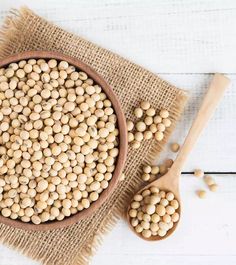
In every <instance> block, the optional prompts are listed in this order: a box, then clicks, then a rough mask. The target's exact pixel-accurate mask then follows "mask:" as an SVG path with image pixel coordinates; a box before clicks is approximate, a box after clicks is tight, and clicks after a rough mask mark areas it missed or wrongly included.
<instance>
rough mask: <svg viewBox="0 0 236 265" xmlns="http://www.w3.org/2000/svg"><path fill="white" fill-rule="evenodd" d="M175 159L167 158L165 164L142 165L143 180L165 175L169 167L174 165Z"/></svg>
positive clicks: (152, 179) (151, 179) (150, 180)
mask: <svg viewBox="0 0 236 265" xmlns="http://www.w3.org/2000/svg"><path fill="white" fill-rule="evenodd" d="M172 164H173V160H172V159H166V160H165V161H164V162H163V164H161V165H158V166H153V165H145V166H143V167H142V175H141V178H142V180H143V181H149V182H152V181H154V180H155V179H156V178H157V177H158V176H163V175H164V174H166V173H167V171H168V170H169V168H170V167H171V166H172Z"/></svg>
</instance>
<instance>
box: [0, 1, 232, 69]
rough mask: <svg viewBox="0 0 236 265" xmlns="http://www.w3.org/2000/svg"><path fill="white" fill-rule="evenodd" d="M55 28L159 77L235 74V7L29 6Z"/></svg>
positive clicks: (164, 4) (189, 4)
mask: <svg viewBox="0 0 236 265" xmlns="http://www.w3.org/2000/svg"><path fill="white" fill-rule="evenodd" d="M21 5H28V6H29V7H31V8H32V9H34V10H35V11H36V12H37V13H39V14H40V15H43V16H45V17H46V18H48V19H49V20H51V21H54V22H55V23H57V24H58V25H59V26H62V27H64V28H65V29H67V30H69V31H72V32H74V33H76V34H80V35H82V36H84V37H86V38H88V39H90V40H92V41H94V42H96V43H98V44H100V45H102V46H104V47H107V48H109V49H111V50H114V51H116V52H118V53H120V54H121V55H123V56H125V57H127V58H129V59H131V60H132V61H135V62H137V63H139V64H141V65H143V66H145V67H147V68H149V69H151V70H152V71H155V72H159V73H207V72H210V73H212V72H216V71H218V72H228V73H230V72H233V73H234V72H235V61H236V49H235V46H236V27H233V26H232V25H235V23H236V2H235V1H232V0H231V1H229V0H228V1H224V2H222V1H220V0H217V1H215V0H210V1H197V2H196V1H184V0H178V1H174V0H168V1H164V2H162V1H153V0H148V1H142V0H133V1H131V0H129V1H124V0H122V1H121V0H119V1H115V0H112V1H110V0H102V1H95V0H92V1H89V2H87V1H84V0H79V1H75V0H72V1H56V0H53V1H47V0H41V1H29V0H19V1H17V2H16V1H15V0H2V1H1V7H0V8H1V11H0V12H1V13H0V19H1V20H2V19H3V17H4V16H5V15H6V12H7V10H8V9H9V8H10V7H19V6H21Z"/></svg>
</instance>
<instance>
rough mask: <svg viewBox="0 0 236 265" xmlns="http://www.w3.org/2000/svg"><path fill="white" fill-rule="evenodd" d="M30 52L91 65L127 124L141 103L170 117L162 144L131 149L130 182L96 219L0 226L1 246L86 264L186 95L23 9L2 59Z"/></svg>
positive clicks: (3, 43)
mask: <svg viewBox="0 0 236 265" xmlns="http://www.w3.org/2000/svg"><path fill="white" fill-rule="evenodd" d="M78 26H79V25H78ZM28 50H50V51H58V52H63V53H65V54H67V55H70V56H73V57H76V58H78V59H80V60H82V61H83V62H85V63H87V64H88V65H90V66H91V67H92V68H94V69H95V70H96V71H97V72H98V73H99V74H100V75H101V76H102V77H103V78H104V79H105V80H106V81H107V82H108V83H109V84H110V85H111V86H112V87H113V89H114V92H115V93H116V94H117V95H118V97H119V99H120V102H121V104H122V107H123V110H124V112H125V115H126V117H127V119H129V120H132V119H133V109H134V108H135V107H136V106H137V105H138V104H139V103H140V102H141V101H142V100H148V101H149V102H150V103H151V104H152V106H153V107H154V108H155V109H166V110H168V111H169V113H170V119H171V123H172V125H171V127H169V128H168V129H167V130H166V132H165V137H164V139H163V140H162V141H161V142H160V143H157V142H155V140H149V141H146V142H145V143H142V146H141V147H140V148H139V149H138V150H132V149H129V152H128V159H127V161H126V166H125V170H124V173H125V175H126V176H127V177H126V178H125V180H124V181H122V182H120V184H119V186H118V187H117V189H116V191H115V192H114V193H113V194H112V196H111V197H110V199H109V200H108V201H107V202H106V203H105V204H104V205H103V206H102V207H101V208H100V209H99V210H97V211H96V212H95V213H94V214H93V216H91V217H89V218H87V219H85V220H82V221H79V222H78V223H77V224H75V225H72V226H70V227H67V228H63V229H58V230H54V231H46V232H38V231H37V232H34V231H23V230H20V229H15V228H11V227H8V226H6V225H3V224H1V225H0V240H1V241H2V242H3V243H4V244H6V245H8V246H10V247H13V248H15V249H18V250H19V251H21V252H23V253H24V254H26V255H27V256H29V257H31V258H33V259H35V260H38V261H40V262H42V263H43V264H48V265H49V264H50V265H52V264H56V265H72V264H73V265H74V264H78V265H83V264H88V262H89V258H90V257H91V255H92V254H93V250H95V249H96V246H98V245H99V243H101V239H102V236H103V235H104V234H105V233H106V232H108V231H109V230H110V229H112V227H113V225H114V224H115V223H116V221H117V220H118V219H119V218H120V217H121V216H122V214H123V212H124V210H125V208H126V206H127V205H128V204H129V201H130V199H131V197H132V194H133V193H134V192H135V191H136V190H137V189H139V188H140V186H141V185H142V183H141V178H140V175H141V171H142V170H141V169H142V165H143V164H144V163H147V164H150V163H151V162H152V160H153V159H154V157H156V155H158V154H159V153H160V151H161V150H162V148H163V146H164V145H165V143H166V142H167V139H168V138H169V135H170V133H171V132H172V131H173V129H174V127H175V124H176V121H177V120H178V119H179V117H180V115H181V113H182V111H183V108H184V105H185V102H186V93H185V92H184V91H183V90H180V89H178V88H176V87H174V86H172V85H170V84H169V83H167V82H166V81H164V80H162V79H160V78H159V77H158V76H156V75H154V74H153V73H151V72H149V71H147V70H145V69H143V68H142V67H140V66H138V65H136V64H134V63H131V62H129V61H128V60H126V59H124V58H122V57H120V56H119V55H116V54H114V53H112V52H110V51H108V50H106V49H103V48H101V47H99V46H97V45H95V44H93V43H91V42H89V41H87V40H85V39H83V38H80V37H78V36H75V35H73V34H71V33H68V32H66V31H64V30H63V29H61V28H59V27H57V26H55V25H53V24H51V23H49V22H47V21H46V20H44V19H43V18H41V17H39V16H37V15H35V14H34V13H33V12H32V11H31V10H29V9H26V8H23V9H21V10H20V11H12V12H11V14H10V16H9V17H8V18H7V19H6V22H5V25H4V26H3V29H2V31H1V35H0V58H3V57H5V56H8V55H10V54H14V53H18V52H22V51H28ZM156 60H158V58H156Z"/></svg>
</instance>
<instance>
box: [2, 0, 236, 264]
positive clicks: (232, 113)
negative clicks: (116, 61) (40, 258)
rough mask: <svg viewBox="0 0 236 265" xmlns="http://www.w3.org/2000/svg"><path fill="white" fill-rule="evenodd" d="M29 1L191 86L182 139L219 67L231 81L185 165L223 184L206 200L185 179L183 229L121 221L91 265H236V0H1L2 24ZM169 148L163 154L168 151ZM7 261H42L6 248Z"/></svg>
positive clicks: (69, 27) (53, 17)
mask: <svg viewBox="0 0 236 265" xmlns="http://www.w3.org/2000/svg"><path fill="white" fill-rule="evenodd" d="M22 5H27V6H29V7H31V8H32V9H33V10H35V11H36V12H37V13H38V14H40V15H42V16H44V17H46V18H47V19H49V20H51V21H53V22H55V23H56V24H57V25H59V26H61V27H63V28H65V29H67V30H69V31H71V32H74V33H76V34H79V35H81V36H83V37H85V38H88V39H90V40H92V41H94V42H96V43H98V44H100V45H102V46H103V47H106V48H109V49H111V50H113V51H115V52H117V53H119V54H121V55H123V56H125V57H126V58H129V59H130V60H132V61H134V62H136V63H139V64H140V65H143V66H144V67H146V68H148V69H150V70H151V71H153V72H155V73H159V75H161V76H162V77H163V78H164V79H166V80H168V81H170V82H172V83H173V84H175V85H177V86H180V87H182V88H185V89H187V90H189V91H190V92H191V98H190V101H189V104H188V106H187V108H186V111H185V114H184V116H183V118H182V121H181V123H180V124H179V126H178V128H177V130H176V132H175V133H174V135H173V138H172V139H173V140H177V141H178V142H181V141H182V140H183V138H184V135H185V134H186V132H187V129H188V128H189V125H190V123H191V121H192V119H193V117H194V114H195V113H196V111H197V108H198V106H199V103H200V101H201V99H202V96H203V93H204V92H205V89H206V87H207V84H208V83H209V80H210V79H211V76H212V74H211V73H214V72H223V73H226V74H227V75H228V77H229V78H231V79H232V86H231V88H230V89H229V90H228V92H227V93H226V95H225V97H224V99H223V101H222V104H221V105H220V107H219V108H218V109H217V111H216V113H215V115H214V118H213V119H212V120H211V122H210V124H209V126H208V128H207V129H206V130H205V131H204V133H203V135H202V137H201V139H200V141H199V142H198V144H197V146H196V148H195V149H194V151H193V153H192V155H191V157H190V159H189V160H188V162H187V164H186V166H185V172H192V171H193V169H194V168H196V167H200V168H202V169H204V170H205V171H206V172H211V174H212V175H213V176H214V177H215V179H216V181H217V183H218V184H219V186H220V190H219V192H217V193H216V194H213V193H210V192H209V193H208V198H207V199H206V200H199V199H198V198H197V197H196V195H195V194H194V191H195V190H196V189H197V188H200V187H202V188H204V187H205V186H204V184H203V183H202V182H201V181H199V180H197V179H196V178H194V177H192V175H190V174H189V175H187V174H186V175H184V176H183V177H182V183H181V186H182V187H181V190H182V198H183V202H184V214H183V219H182V222H181V225H180V227H179V229H178V230H177V232H176V233H175V234H174V235H173V236H172V237H171V238H169V239H167V240H166V241H163V242H158V243H146V242H144V241H142V240H140V239H138V238H136V237H135V236H134V235H133V233H130V231H129V230H128V228H127V225H126V224H125V223H124V222H123V221H120V222H119V223H118V225H117V226H116V227H115V229H114V230H113V231H112V232H111V233H110V234H109V235H108V236H106V238H105V240H104V244H103V245H102V246H101V247H100V249H99V251H98V253H97V255H96V256H95V257H94V259H93V261H92V264H94V265H95V264H103V265H108V264H111V263H112V264H113V265H117V264H124V265H126V264H127V265H133V264H135V265H142V264H145V265H153V264H158V265H162V264H168V265H179V264H181V265H185V264H186V265H195V264H201V265H213V264H214V265H221V264H226V265H235V264H236V225H235V224H236V210H235V209H236V208H235V202H236V173H235V172H236V140H235V136H236V110H235V103H236V2H235V1H233V0H224V1H223V0H222V1H220V0H208V1H188V0H176V1H175V0H168V1H155V0H146V1H143V0H133V1H132V0H100V1H96V0H79V1H78V0H70V1H69V0H51V1H48V0H41V1H32V0H31V1H30V0H18V1H16V0H1V1H0V23H1V22H2V21H3V18H4V17H5V15H6V14H7V12H8V10H9V8H11V7H14V8H17V7H19V6H22ZM169 155H170V154H169V151H166V152H165V153H163V154H162V157H167V156H169ZM0 264H1V265H30V264H31V265H33V264H38V263H36V262H34V261H32V260H30V259H28V258H26V257H24V256H22V255H21V254H19V253H17V252H15V251H13V250H9V249H8V248H6V247H5V246H0Z"/></svg>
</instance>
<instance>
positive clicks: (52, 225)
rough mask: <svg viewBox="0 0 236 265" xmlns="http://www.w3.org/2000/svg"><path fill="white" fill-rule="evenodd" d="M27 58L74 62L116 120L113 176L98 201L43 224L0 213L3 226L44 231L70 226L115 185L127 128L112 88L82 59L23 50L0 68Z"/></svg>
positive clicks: (124, 152)
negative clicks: (95, 86) (109, 105)
mask: <svg viewBox="0 0 236 265" xmlns="http://www.w3.org/2000/svg"><path fill="white" fill-rule="evenodd" d="M30 58H35V59H39V58H42V59H51V58H53V59H57V60H61V61H62V60H64V61H67V62H68V63H70V64H71V65H74V66H75V67H76V68H78V69H80V70H82V71H84V72H85V73H87V74H88V76H89V77H91V78H92V79H93V80H94V81H95V82H96V83H97V84H98V85H100V86H101V87H102V89H103V91H104V92H105V93H106V95H107V97H108V98H109V99H110V101H111V102H112V105H113V108H114V110H115V113H116V115H117V119H118V129H119V155H118V158H117V161H116V168H115V170H114V172H113V177H112V179H111V180H110V181H109V186H108V188H107V189H105V190H104V191H103V192H102V193H101V194H100V196H99V198H98V200H97V201H95V202H93V203H92V204H91V206H90V207H89V208H88V209H84V210H82V211H81V212H78V213H76V214H74V215H71V216H70V217H66V218H65V219H64V220H62V221H49V222H46V223H42V224H39V225H35V224H33V223H24V222H22V221H20V220H12V219H10V218H6V217H3V216H2V215H1V214H0V222H1V223H4V224H6V225H9V226H12V227H16V228H21V229H25V230H36V231H39V230H40V231H45V230H52V229H57V228H62V227H66V226H70V225H72V224H75V223H77V222H78V221H79V220H81V219H84V218H86V217H88V216H90V215H92V214H93V213H94V212H95V211H96V210H97V209H98V208H99V207H100V206H101V205H102V204H103V203H104V202H105V201H106V200H107V199H108V197H109V196H110V195H111V194H112V193H113V192H114V190H115V187H116V186H117V183H118V181H119V176H120V175H121V173H122V170H123V168H124V164H125V160H126V155H127V148H128V142H127V129H126V120H125V116H124V113H123V111H122V108H121V105H120V103H119V100H118V98H117V96H116V95H115V93H114V92H113V90H112V88H111V87H110V86H109V85H108V84H107V82H106V81H105V80H104V79H103V78H102V77H101V76H100V75H99V74H98V73H96V72H95V71H94V70H93V69H92V68H91V67H90V66H88V65H87V64H85V63H83V62H82V61H80V60H78V59H76V58H73V57H70V56H67V55H64V54H62V53H58V52H51V51H27V52H23V53H20V54H15V55H12V56H9V57H7V58H4V59H2V60H0V68H1V67H4V66H6V65H8V64H10V63H13V62H18V61H20V60H27V59H30Z"/></svg>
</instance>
